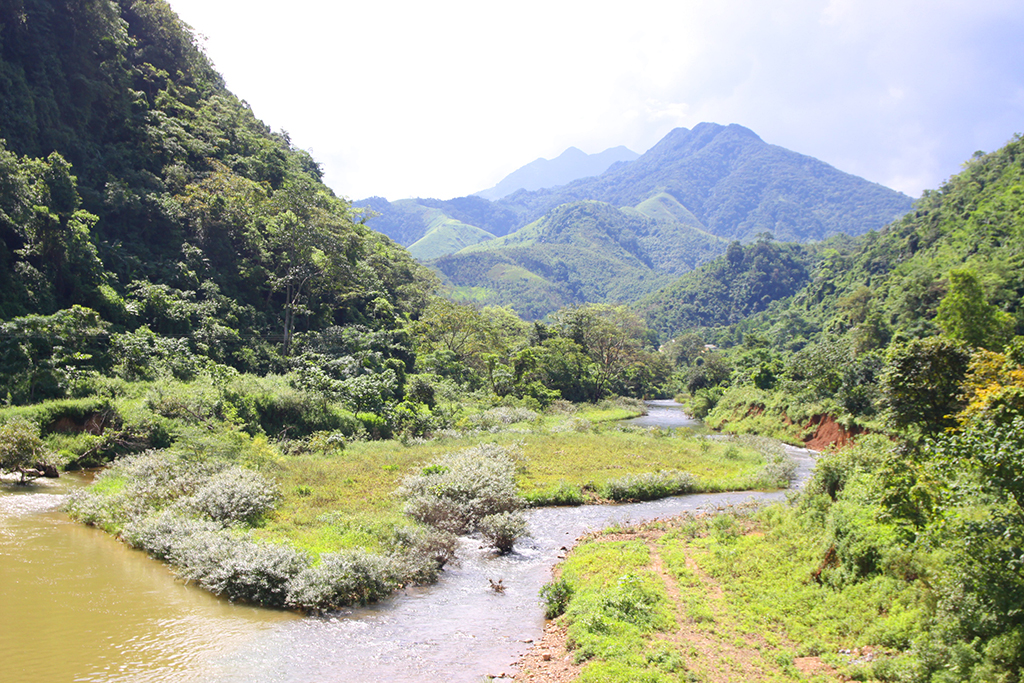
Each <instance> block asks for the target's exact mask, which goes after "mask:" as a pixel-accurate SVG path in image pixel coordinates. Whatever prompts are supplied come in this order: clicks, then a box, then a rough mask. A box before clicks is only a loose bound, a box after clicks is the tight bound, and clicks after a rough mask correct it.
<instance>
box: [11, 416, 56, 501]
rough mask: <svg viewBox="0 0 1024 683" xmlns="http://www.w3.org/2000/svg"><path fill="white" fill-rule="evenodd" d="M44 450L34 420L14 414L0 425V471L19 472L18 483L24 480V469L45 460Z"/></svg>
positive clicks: (37, 426) (44, 447)
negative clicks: (19, 478) (19, 479)
mask: <svg viewBox="0 0 1024 683" xmlns="http://www.w3.org/2000/svg"><path fill="white" fill-rule="evenodd" d="M46 452H47V451H46V446H45V445H44V444H43V440H42V439H41V438H40V436H39V425H37V424H35V423H34V422H30V421H29V420H27V419H25V418H24V417H21V416H15V417H12V418H11V419H10V420H8V421H7V422H6V423H4V424H2V425H0V471H7V472H20V473H21V481H20V483H22V484H24V483H25V482H26V479H25V476H26V475H25V472H24V470H25V469H26V468H29V467H34V466H35V465H36V464H37V463H39V462H41V461H43V460H45V458H46Z"/></svg>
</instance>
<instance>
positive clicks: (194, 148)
mask: <svg viewBox="0 0 1024 683" xmlns="http://www.w3.org/2000/svg"><path fill="white" fill-rule="evenodd" d="M0 140H2V141H0V319H3V320H8V319H10V318H14V317H18V316H26V315H28V316H40V315H41V316H50V315H58V314H59V313H60V312H61V311H65V312H66V311H69V310H81V309H72V307H73V306H84V307H88V308H90V309H93V311H95V312H97V313H98V315H99V316H101V317H102V325H100V326H101V327H102V326H109V327H110V329H111V330H112V331H114V332H116V333H117V334H128V335H129V336H128V337H118V338H119V339H120V340H121V342H123V343H126V344H127V343H134V341H131V340H132V339H134V337H132V336H131V335H134V334H136V332H137V333H138V334H140V335H143V336H145V335H152V334H154V333H156V334H158V335H171V336H172V337H173V340H172V341H173V343H174V344H178V345H180V344H186V345H187V346H188V348H189V349H190V352H194V353H197V354H200V355H209V356H211V357H214V358H215V360H217V361H218V362H222V363H227V364H230V365H233V366H235V367H237V368H239V369H253V370H264V371H265V370H267V369H269V368H273V367H278V368H280V367H282V366H284V365H286V364H287V360H286V359H287V357H288V356H289V355H290V353H291V351H292V348H291V341H292V338H293V336H295V335H299V334H300V333H310V335H309V336H308V337H307V339H314V338H315V337H316V335H317V334H320V333H321V332H322V331H324V330H328V329H336V328H337V327H339V326H343V325H347V324H350V323H359V324H360V325H361V326H363V328H364V329H367V330H370V329H372V330H380V331H387V330H388V329H391V328H394V327H395V326H396V325H397V324H398V320H397V318H398V317H400V315H401V314H402V313H403V312H404V313H409V312H413V311H415V309H416V307H417V306H419V305H420V304H421V303H422V301H423V299H424V297H425V293H424V288H423V287H424V285H423V283H424V282H426V281H427V279H428V278H427V277H426V274H425V272H423V269H422V267H421V266H419V265H418V264H416V263H415V262H414V261H413V260H412V259H411V258H410V256H409V255H408V253H406V252H405V250H404V249H401V248H400V247H398V246H396V245H395V244H394V242H392V241H391V240H390V239H388V238H386V237H384V236H383V235H381V234H380V233H378V232H375V231H373V230H371V229H369V228H367V227H366V226H365V225H363V224H361V223H359V222H357V220H355V219H356V216H355V214H354V213H353V211H352V210H351V207H350V206H349V205H348V203H347V202H345V201H344V200H342V199H340V198H339V197H337V196H335V195H334V193H333V192H332V191H331V190H330V189H329V188H328V187H326V186H325V185H324V184H323V182H322V181H321V173H320V168H319V166H318V165H317V163H316V162H315V161H314V160H313V159H312V158H311V157H310V156H309V154H308V153H306V152H304V151H302V150H300V149H297V148H295V147H293V146H292V144H291V143H290V141H289V139H288V137H287V136H286V135H284V134H279V133H273V132H271V131H270V129H269V128H268V127H267V126H266V125H265V124H264V123H263V122H262V121H260V120H259V119H258V118H256V116H255V115H254V114H253V112H252V111H251V110H250V109H249V107H248V105H246V104H245V103H244V102H243V101H241V100H239V99H238V98H237V97H235V95H233V94H232V93H231V92H229V91H228V90H227V89H226V87H225V86H224V82H223V79H222V78H221V77H220V75H219V74H218V73H217V72H216V71H215V70H214V68H213V66H212V64H210V62H209V61H208V60H207V59H206V57H205V55H204V54H203V53H202V51H201V49H200V48H199V47H198V46H197V44H196V40H195V38H194V36H193V34H192V33H191V31H190V29H189V28H188V27H187V26H186V25H185V24H183V23H182V22H181V20H180V19H179V18H178V17H177V16H176V15H175V14H174V12H173V11H172V10H171V8H170V6H169V5H168V4H167V3H166V2H165V1H164V0H116V1H114V2H80V1H78V0H18V1H17V2H3V3H0ZM499 213H500V210H499ZM454 246H462V244H459V245H454ZM62 315H63V314H62ZM77 315H79V314H78V313H75V314H74V315H73V316H72V317H74V316H77ZM97 324H99V323H97ZM39 326H41V327H42V329H52V328H53V324H50V323H45V322H43V323H39ZM125 340H128V341H125ZM0 341H2V345H3V348H0V357H2V358H4V359H5V360H4V363H10V364H11V365H10V366H11V367H15V366H17V365H18V364H19V363H21V364H23V365H26V366H27V365H29V364H30V363H29V361H28V360H24V359H22V358H21V356H19V355H18V354H19V353H21V351H20V350H19V349H24V348H28V346H27V345H26V344H28V342H25V343H24V344H23V343H22V342H23V341H24V340H19V339H18V338H15V337H12V336H10V335H8V336H7V337H4V339H3V340H0ZM350 341H351V340H350ZM33 343H34V342H33ZM141 343H142V342H140V344H141ZM161 343H162V342H161ZM168 343H170V342H168ZM11 344H14V346H11ZM19 344H21V346H19ZM62 344H63V342H62ZM145 344H148V346H149V348H150V350H152V348H154V345H156V346H158V344H157V342H154V341H152V340H150V341H148V342H146V343H145ZM145 344H144V345H143V346H145ZM143 346H136V347H135V349H136V351H139V352H140V353H141V352H142V349H143ZM72 348H75V347H73V346H72ZM168 348H170V347H168ZM175 353H177V354H178V355H179V356H182V354H184V351H182V350H181V348H179V349H178V351H177V352H175ZM186 355H187V354H186ZM18 359H21V360H18ZM107 359H108V360H107V361H102V362H112V360H113V359H112V358H111V357H110V356H107ZM22 361H24V363H22ZM93 362H97V363H98V362H101V361H100V357H99V356H98V355H97V356H96V358H94V361H93ZM5 367H6V366H5ZM19 381H20V380H19ZM26 381H27V382H29V383H28V384H26V387H28V388H27V389H26V391H27V394H28V395H32V394H33V392H35V393H34V395H35V396H36V397H38V396H39V392H38V390H37V389H36V388H35V387H34V386H33V385H32V381H34V380H32V381H29V380H26Z"/></svg>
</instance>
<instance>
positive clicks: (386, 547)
mask: <svg viewBox="0 0 1024 683" xmlns="http://www.w3.org/2000/svg"><path fill="white" fill-rule="evenodd" d="M635 403H636V402H632V403H628V402H617V403H612V402H609V403H608V404H602V405H600V406H584V407H582V408H576V407H573V410H572V411H567V410H565V409H562V410H560V411H558V412H554V413H547V414H538V413H536V412H534V411H531V410H525V409H506V408H497V409H492V410H488V411H484V412H483V413H480V414H479V415H478V416H477V417H475V418H473V419H472V420H467V422H468V423H471V424H472V425H473V426H472V427H471V428H468V429H465V430H459V431H455V430H453V431H449V432H444V433H441V434H438V435H437V436H436V437H435V438H432V439H415V440H412V439H409V440H403V441H394V440H392V441H356V442H352V443H349V444H337V443H335V442H332V441H330V440H323V442H320V441H312V442H310V443H308V444H307V445H306V447H305V448H303V449H300V450H291V449H289V450H285V449H283V448H282V446H280V445H278V444H274V443H271V442H268V441H267V440H265V439H260V438H254V439H249V438H243V437H240V438H239V439H238V442H237V444H236V449H235V450H236V453H235V454H233V455H231V456H230V457H225V456H224V455H220V454H213V453H210V454H203V453H194V452H186V451H181V450H180V449H175V448H171V449H166V450H164V451H155V452H149V453H146V454H144V455H139V456H132V457H130V458H126V459H124V460H122V461H119V462H118V463H117V464H115V465H114V466H112V467H111V468H109V469H108V470H106V471H104V472H103V473H102V474H101V475H100V476H99V477H98V478H97V482H96V484H95V485H94V486H92V487H90V488H89V489H88V490H87V491H80V492H78V493H76V494H75V496H73V497H72V498H71V500H70V502H69V504H68V507H67V509H68V510H69V512H70V513H71V514H72V516H73V517H75V518H76V519H79V520H80V521H84V522H86V523H89V524H93V525H96V526H99V527H101V528H103V529H104V530H106V531H108V532H109V533H111V534H114V535H117V536H121V537H122V538H124V539H125V540H126V541H127V542H128V543H129V544H131V545H132V546H133V547H137V548H141V549H144V550H146V551H147V552H149V553H150V554H151V555H153V556H154V557H156V558H157V559H161V560H164V561H167V562H168V563H169V564H171V565H172V566H173V567H174V568H175V571H176V572H178V574H179V575H180V576H181V577H182V578H184V579H185V580H187V581H190V582H193V583H195V584H197V585H199V586H202V587H204V588H206V589H208V590H211V591H213V592H215V593H217V594H221V595H226V596H227V597H229V598H231V599H232V600H238V601H244V602H254V603H256V604H262V605H267V606H277V607H281V606H288V607H294V608H299V609H304V610H310V611H313V612H316V611H322V610H331V609H335V608H337V607H339V606H342V605H347V604H353V603H365V602H373V601H377V600H380V599H382V598H383V597H385V596H387V595H388V594H390V593H391V592H393V591H394V590H395V589H397V588H399V587H401V586H403V585H409V584H425V583H431V582H433V581H435V580H436V578H437V576H438V571H439V569H440V568H442V567H444V565H445V564H446V563H448V562H450V561H451V560H452V559H453V555H454V553H455V548H454V545H453V544H454V541H455V539H454V536H452V535H451V532H454V533H456V534H465V533H466V532H467V531H468V532H472V531H474V530H475V529H476V528H477V527H476V524H477V522H472V523H471V524H470V526H469V527H468V528H463V525H461V524H459V525H456V526H458V528H448V526H450V524H449V522H451V521H452V520H449V521H448V522H442V523H441V524H440V526H437V525H436V522H434V521H431V522H429V525H434V526H433V527H432V526H429V525H428V526H424V525H423V524H421V523H420V522H426V521H427V520H426V519H425V518H423V517H422V514H420V515H415V514H414V515H413V517H415V519H410V518H409V517H408V516H406V513H407V512H409V511H410V510H409V509H408V505H409V504H410V503H409V501H408V500H407V498H408V494H406V495H401V494H399V493H398V492H399V490H400V489H401V487H402V486H403V483H407V482H408V481H409V477H412V476H416V475H420V474H421V473H425V472H428V471H435V470H436V471H438V472H440V471H445V470H447V465H444V464H443V461H444V459H445V458H448V457H451V455H452V454H455V453H463V452H469V451H474V449H477V450H479V449H481V448H484V447H486V449H498V450H500V451H501V452H502V453H503V454H504V455H503V457H506V458H510V459H511V461H510V462H511V464H510V468H511V469H510V472H511V473H512V474H511V476H512V477H513V478H514V481H511V482H510V483H509V486H510V488H511V489H514V490H515V491H516V492H518V493H517V494H515V493H510V495H518V496H519V497H521V498H522V499H523V501H524V502H525V503H526V504H528V505H531V506H534V507H536V506H544V505H565V504H571V505H579V504H588V503H590V504H593V503H602V502H609V501H613V502H620V503H621V502H628V501H639V500H653V499H659V498H664V497H666V496H671V495H677V494H682V493H700V492H718V491H731V490H752V489H774V488H778V487H780V486H785V485H787V484H788V481H789V475H790V473H789V467H788V465H787V462H788V461H787V460H786V458H785V457H784V456H783V454H782V452H781V450H780V449H779V448H778V447H777V446H775V445H774V444H772V443H770V442H768V441H766V440H758V439H753V438H742V439H734V440H731V439H730V440H726V439H708V438H706V437H705V435H703V434H702V433H700V432H699V431H695V430H693V429H690V428H683V429H670V428H658V427H644V426H637V425H634V424H629V423H628V422H625V423H624V422H621V421H620V420H618V419H615V420H614V421H613V418H621V417H622V416H623V413H625V414H626V415H629V411H630V409H633V410H636V412H639V410H637V406H635V405H633V404H635ZM636 412H634V413H633V415H634V416H635V415H636ZM438 463H441V464H438ZM169 473H170V474H169ZM459 496H460V498H459V499H460V500H461V496H462V494H459ZM521 504H522V503H513V502H511V501H510V502H509V503H508V505H504V504H503V506H502V507H501V510H500V511H502V512H504V511H506V510H511V509H512V508H514V507H517V506H519V505H521ZM460 505H461V503H460ZM467 509H468V508H467ZM421 512H422V511H421ZM494 512H499V510H494ZM431 514H433V513H431ZM446 514H447V513H446ZM484 514H485V515H486V514H490V513H484ZM498 521H501V523H502V524H503V525H504V526H502V527H501V531H500V533H501V534H504V533H506V532H505V531H504V529H506V528H509V529H510V528H511V527H509V526H508V524H511V523H512V521H513V520H511V519H510V520H505V519H504V518H502V520H498ZM489 524H492V526H491V527H489V528H490V529H491V530H492V531H493V530H494V529H495V527H493V523H491V522H489ZM516 524H519V525H520V526H521V525H522V522H516ZM480 529H481V531H485V532H486V531H487V530H486V529H484V528H483V527H480ZM437 532H441V533H440V534H438V533H437ZM516 533H517V534H518V533H520V532H516ZM197 535H198V536H201V537H202V538H203V539H205V540H204V541H203V542H202V543H197V542H195V539H196V537H197ZM498 538H499V536H495V537H494V539H498ZM494 539H492V540H493V542H495V543H496V544H497V545H498V547H500V548H502V549H503V550H507V549H508V546H509V543H510V541H508V540H505V541H501V540H494ZM502 544H503V545H504V547H502ZM325 572H327V573H328V574H329V575H330V577H331V578H330V580H329V581H328V583H329V584H330V585H331V586H341V587H343V589H342V588H339V589H338V590H337V591H335V590H333V589H331V590H326V591H325V590H324V589H322V588H318V587H319V586H321V584H324V582H325V581H326V580H327V579H326V578H325V577H326V575H325V576H321V574H324V573H325ZM321 594H322V595H321Z"/></svg>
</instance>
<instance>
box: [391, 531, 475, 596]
mask: <svg viewBox="0 0 1024 683" xmlns="http://www.w3.org/2000/svg"><path fill="white" fill-rule="evenodd" d="M395 542H396V546H397V547H396V550H398V551H399V552H401V553H403V554H404V556H405V558H406V562H407V563H408V564H409V577H410V579H412V580H413V581H416V582H419V583H428V582H431V581H433V580H435V579H436V578H437V574H438V572H440V571H441V569H443V568H444V566H445V565H446V564H448V563H449V562H453V561H454V560H455V551H456V550H457V549H458V545H459V542H458V538H457V537H456V536H455V535H454V534H450V533H448V532H447V531H442V530H441V529H435V528H434V527H406V528H404V529H399V530H398V531H397V532H396V535H395Z"/></svg>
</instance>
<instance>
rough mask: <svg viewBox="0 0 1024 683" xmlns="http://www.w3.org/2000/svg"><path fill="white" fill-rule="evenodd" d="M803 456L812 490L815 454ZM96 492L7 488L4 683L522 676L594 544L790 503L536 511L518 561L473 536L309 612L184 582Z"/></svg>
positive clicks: (2, 573)
mask: <svg viewBox="0 0 1024 683" xmlns="http://www.w3.org/2000/svg"><path fill="white" fill-rule="evenodd" d="M669 409H671V407H669ZM652 412H653V410H652ZM673 419H677V418H676V417H675V416H673ZM670 426H678V425H675V424H673V425H670ZM791 454H792V455H793V456H794V457H795V458H796V459H797V462H798V464H799V469H798V474H797V478H798V480H799V481H802V480H803V479H805V478H806V476H807V475H808V474H809V472H810V469H811V467H812V465H813V459H812V457H811V454H810V453H809V452H808V451H804V450H802V449H791ZM84 483H85V482H84V481H82V480H81V479H78V478H76V477H74V476H64V477H62V478H61V479H60V480H56V481H45V482H40V483H38V484H36V485H35V486H32V487H27V488H23V487H16V486H13V485H11V484H6V483H5V484H2V485H0V486H2V492H0V662H2V664H0V679H2V680H4V681H6V682H8V683H21V682H23V681H24V682H29V681H31V682H33V683H34V682H38V681H47V682H59V681H95V682H100V681H103V682H121V681H124V682H129V681H132V682H134V681H175V682H178V681H212V682H236V681H237V682H245V681H260V682H261V683H262V682H264V681H268V682H272V681H281V682H292V681H294V682H300V681H301V682H303V683H305V682H308V681H322V682H338V683H341V682H345V683H348V682H351V681H355V682H360V681H395V682H400V681H410V682H411V681H416V682H417V683H419V682H422V681H458V682H461V681H467V682H468V681H480V680H484V678H485V676H487V675H498V674H501V673H505V672H507V673H512V671H513V665H514V663H515V661H516V660H517V659H518V657H519V656H520V655H521V654H522V653H523V652H525V651H526V649H527V648H528V647H529V644H528V643H529V641H531V640H534V639H539V638H540V636H541V633H542V629H543V625H544V619H543V609H542V605H541V603H540V601H539V598H538V591H539V590H540V587H541V586H542V585H543V584H544V583H545V582H547V581H548V580H549V579H550V571H551V567H552V566H553V565H554V564H555V563H556V562H557V561H558V559H559V556H560V555H562V554H563V552H564V551H563V550H562V549H563V548H568V547H569V546H571V544H572V543H573V541H574V539H576V538H577V537H578V536H580V535H581V534H583V533H585V532H587V531H590V530H594V529H599V528H603V527H606V526H608V525H611V524H616V523H618V524H624V523H630V522H641V521H647V520H651V519H657V518H664V517H669V516H672V515H676V514H679V513H681V512H685V511H693V510H700V509H707V508H715V507H720V506H724V505H730V504H736V503H742V502H745V501H748V500H751V499H758V500H766V499H781V498H783V496H784V494H782V493H773V494H762V493H749V492H744V493H726V494H707V495H703V494H698V495H690V496H678V497H674V498H667V499H664V500H660V501H654V502H650V503H640V504H635V505H614V506H611V505H609V506H585V507H579V508H541V509H537V510H532V511H530V531H531V535H532V536H531V538H529V539H526V540H525V541H522V542H520V543H519V544H517V546H516V551H515V552H514V553H512V554H510V555H506V556H495V555H494V554H493V553H491V552H489V551H487V550H486V549H483V548H481V547H480V543H479V541H475V540H473V539H463V540H462V547H461V552H460V554H461V557H462V559H461V562H460V564H459V565H458V566H456V567H451V568H449V569H446V571H445V572H444V573H443V575H442V578H441V580H440V581H439V582H438V583H437V584H436V585H433V586H428V587H424V588H415V589H407V590H405V591H402V592H400V593H398V594H396V595H395V596H394V597H392V598H391V599H389V600H387V601H384V602H382V603H380V604H377V605H374V606H371V607H367V608H359V609H351V610H345V611H343V612H339V613H336V614H332V615H329V616H326V617H317V618H311V617H305V618H304V617H300V616H298V615H295V614H292V613H289V612H284V611H274V610H267V609H260V608H255V607H249V606H245V605H235V604H231V603H229V602H227V601H225V600H221V599H219V598H217V597H215V596H212V595H210V594H209V593H207V592H205V591H202V590H199V589H196V588H192V587H189V586H186V585H184V584H183V583H182V582H181V581H179V580H177V579H175V578H174V575H173V574H172V573H171V572H170V570H169V569H168V568H167V567H166V566H165V565H163V564H161V563H159V562H157V561H155V560H152V559H150V558H149V557H147V556H146V555H145V554H144V553H141V552H138V551H134V550H130V549H128V548H126V547H125V546H124V545H123V544H121V543H120V542H118V541H117V540H115V539H113V538H111V537H110V536H109V535H107V534H105V533H103V532H101V531H99V530H96V529H92V528H89V527H85V526H82V525H79V524H76V523H74V522H72V521H70V520H69V519H68V518H67V517H66V516H65V515H64V514H63V513H61V512H60V511H59V507H60V504H61V502H62V500H63V498H64V496H65V495H66V494H67V492H68V491H69V490H70V489H71V488H73V487H75V486H82V485H84ZM499 579H500V580H501V581H502V582H503V585H505V586H506V587H507V588H506V590H505V592H504V593H500V594H499V593H495V592H494V591H492V590H491V589H490V583H489V580H493V581H498V580H499Z"/></svg>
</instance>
